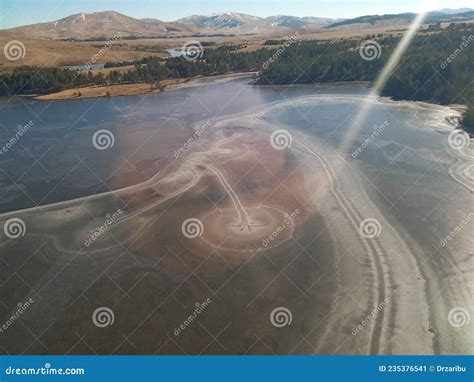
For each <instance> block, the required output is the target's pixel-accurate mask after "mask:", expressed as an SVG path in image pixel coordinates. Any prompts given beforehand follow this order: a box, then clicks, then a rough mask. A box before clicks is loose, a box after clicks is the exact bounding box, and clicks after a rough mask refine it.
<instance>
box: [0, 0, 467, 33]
mask: <svg viewBox="0 0 474 382" xmlns="http://www.w3.org/2000/svg"><path fill="white" fill-rule="evenodd" d="M426 3H428V4H429V5H427V6H426ZM423 6H425V7H427V8H428V9H429V10H435V9H441V8H462V7H469V6H471V7H472V6H473V2H472V0H439V1H421V0H365V1H362V0H0V29H4V28H11V27H13V26H18V25H25V24H34V23H38V22H46V21H53V20H57V19H60V18H62V17H66V16H69V15H71V14H74V13H80V12H98V11H105V10H114V11H117V12H120V13H124V14H126V15H128V16H132V17H136V18H144V17H152V18H157V19H161V20H165V21H171V20H176V19H178V18H181V17H185V16H190V15H193V14H211V13H217V12H241V13H248V14H252V15H256V16H262V17H265V16H271V15H277V14H285V15H294V16H320V17H333V18H337V17H340V18H352V17H357V16H361V15H367V14H383V13H402V12H419V11H420V10H422V9H423Z"/></svg>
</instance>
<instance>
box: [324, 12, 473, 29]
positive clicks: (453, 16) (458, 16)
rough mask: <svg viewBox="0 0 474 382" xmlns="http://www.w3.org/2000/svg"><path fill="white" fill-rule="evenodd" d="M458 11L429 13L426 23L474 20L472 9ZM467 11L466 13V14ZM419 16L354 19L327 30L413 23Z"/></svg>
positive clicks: (401, 14) (363, 17) (383, 16)
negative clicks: (354, 25)
mask: <svg viewBox="0 0 474 382" xmlns="http://www.w3.org/2000/svg"><path fill="white" fill-rule="evenodd" d="M466 9H467V11H465V10H466ZM459 11H460V12H458V10H454V9H447V8H446V9H443V10H440V11H433V12H429V13H428V15H427V16H426V19H425V22H426V23H438V22H452V21H463V20H473V19H474V10H472V9H470V8H461V9H459ZM464 11H465V12H464ZM416 16H417V14H416V13H398V14H387V15H370V16H360V17H356V18H354V19H348V20H343V21H339V22H335V23H332V24H331V25H328V26H327V27H326V28H335V27H339V26H344V25H352V24H371V25H375V24H379V23H384V22H385V23H387V22H390V23H393V24H397V23H407V22H411V21H413V20H414V19H415V17H416Z"/></svg>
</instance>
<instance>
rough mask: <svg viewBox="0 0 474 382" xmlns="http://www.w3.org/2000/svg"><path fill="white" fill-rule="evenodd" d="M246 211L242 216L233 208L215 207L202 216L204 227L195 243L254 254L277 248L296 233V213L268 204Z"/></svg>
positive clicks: (193, 242)
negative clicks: (291, 213)
mask: <svg viewBox="0 0 474 382" xmlns="http://www.w3.org/2000/svg"><path fill="white" fill-rule="evenodd" d="M245 212H246V214H245V216H243V215H241V214H239V213H238V211H236V210H235V209H234V208H225V209H217V208H216V209H214V210H212V211H211V212H210V213H208V214H207V215H205V216H202V217H200V220H201V221H202V224H203V226H204V227H205V230H204V232H203V234H202V236H200V237H199V238H197V239H195V240H193V241H192V244H196V245H198V246H202V245H208V246H210V247H211V248H215V249H217V250H221V251H232V252H238V253H242V254H245V253H247V254H253V253H255V252H256V251H258V250H266V249H270V248H274V247H276V246H278V245H280V244H281V243H283V242H284V241H286V240H288V239H290V238H291V237H292V236H293V232H294V229H295V220H296V219H297V218H296V217H295V214H293V215H289V214H288V213H287V212H286V211H282V210H280V209H278V208H275V207H270V206H266V205H262V206H259V207H250V208H246V209H245Z"/></svg>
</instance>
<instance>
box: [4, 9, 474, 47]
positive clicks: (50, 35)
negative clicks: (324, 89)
mask: <svg viewBox="0 0 474 382" xmlns="http://www.w3.org/2000/svg"><path fill="white" fill-rule="evenodd" d="M415 16H416V15H415V14H413V13H402V14H397V15H382V16H379V15H374V16H361V17H357V18H354V19H348V20H343V19H330V18H324V17H296V16H287V15H277V16H270V17H266V18H263V17H257V16H252V15H247V14H243V13H234V12H225V13H218V14H212V15H208V16H203V15H194V16H189V17H184V18H182V19H179V20H176V21H172V22H166V21H161V20H158V19H154V18H145V19H136V18H133V17H130V16H126V15H123V14H121V13H118V12H114V11H104V12H95V13H78V14H74V15H71V16H68V17H65V18H62V19H60V20H57V21H52V22H46V23H39V24H33V25H27V26H21V27H16V28H11V29H8V30H7V31H8V32H11V33H14V34H15V35H16V36H28V37H32V36H34V37H35V38H40V39H48V40H90V39H100V38H106V37H110V36H113V35H118V34H119V35H120V36H121V37H122V38H143V37H173V36H189V35H211V36H212V35H232V34H234V35H243V34H263V33H272V32H281V31H286V30H300V29H301V30H308V31H311V30H315V29H320V28H336V27H341V26H348V25H353V24H377V23H383V22H390V23H397V22H398V23H400V22H402V23H403V22H405V23H406V22H409V21H411V20H412V19H413V18H414V17H415ZM470 19H474V10H473V9H469V8H462V9H458V10H453V9H443V10H440V11H435V12H430V14H429V16H428V22H443V21H457V20H458V21H459V20H470Z"/></svg>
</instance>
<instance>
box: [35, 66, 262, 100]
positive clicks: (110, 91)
mask: <svg viewBox="0 0 474 382" xmlns="http://www.w3.org/2000/svg"><path fill="white" fill-rule="evenodd" d="M255 73H256V72H236V73H226V74H221V75H216V76H195V77H187V78H173V79H166V80H162V81H159V82H158V83H157V84H150V83H144V82H140V83H132V84H115V85H105V86H98V85H92V86H84V87H80V88H77V87H76V88H69V89H64V90H61V91H59V92H54V93H49V94H42V95H35V96H29V97H32V98H33V99H34V100H37V101H64V100H81V99H91V98H111V97H120V96H134V95H143V94H147V93H161V92H162V91H164V90H165V88H167V87H170V88H171V87H173V86H176V85H182V84H184V83H187V82H192V81H197V80H202V79H207V78H210V79H219V78H225V77H239V76H245V75H249V76H250V75H252V74H255Z"/></svg>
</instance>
